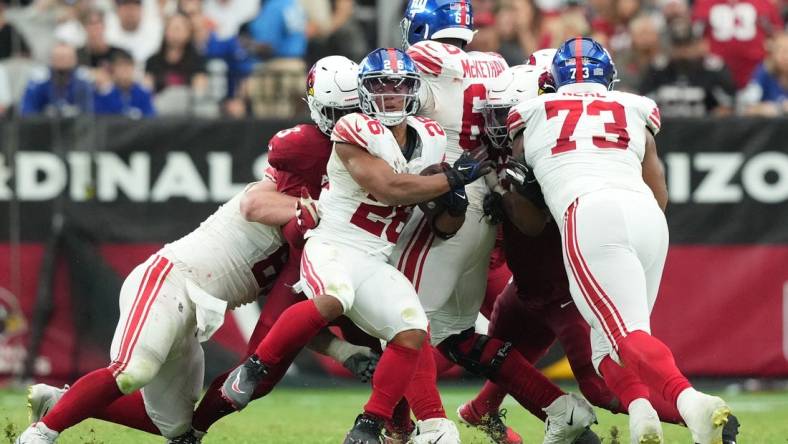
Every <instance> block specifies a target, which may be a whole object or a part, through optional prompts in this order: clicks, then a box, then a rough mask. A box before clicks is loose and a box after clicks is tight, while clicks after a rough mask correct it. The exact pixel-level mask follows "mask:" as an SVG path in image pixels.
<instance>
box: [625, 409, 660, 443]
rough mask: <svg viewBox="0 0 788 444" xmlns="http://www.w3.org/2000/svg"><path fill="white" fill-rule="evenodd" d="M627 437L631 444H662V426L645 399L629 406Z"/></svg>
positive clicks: (655, 412) (654, 411)
mask: <svg viewBox="0 0 788 444" xmlns="http://www.w3.org/2000/svg"><path fill="white" fill-rule="evenodd" d="M629 435H630V442H631V443H632V444H662V443H663V442H664V438H663V436H662V424H661V423H660V422H659V415H657V411H656V410H654V407H653V406H652V405H651V403H649V402H648V401H647V400H645V399H636V400H634V401H632V402H631V403H630V404H629Z"/></svg>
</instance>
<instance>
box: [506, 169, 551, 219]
mask: <svg viewBox="0 0 788 444" xmlns="http://www.w3.org/2000/svg"><path fill="white" fill-rule="evenodd" d="M506 177H507V178H509V181H510V182H511V184H512V186H514V189H515V191H517V193H519V194H520V195H521V196H523V197H525V198H526V199H528V200H530V201H531V202H532V203H533V204H534V205H536V206H537V207H538V208H541V209H544V208H547V205H546V204H545V201H544V195H542V188H541V187H540V186H539V182H537V181H536V176H534V172H533V170H531V169H530V168H529V167H528V165H526V164H525V159H523V158H522V157H516V158H514V157H513V158H511V159H509V161H508V162H506Z"/></svg>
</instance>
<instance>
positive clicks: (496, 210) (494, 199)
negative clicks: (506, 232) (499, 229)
mask: <svg viewBox="0 0 788 444" xmlns="http://www.w3.org/2000/svg"><path fill="white" fill-rule="evenodd" d="M482 209H483V210H484V215H485V216H487V219H488V221H489V222H490V224H492V225H498V224H499V223H501V222H503V219H504V217H506V213H504V210H503V194H501V193H499V192H497V191H491V192H490V194H488V195H486V196H484V201H483V202H482Z"/></svg>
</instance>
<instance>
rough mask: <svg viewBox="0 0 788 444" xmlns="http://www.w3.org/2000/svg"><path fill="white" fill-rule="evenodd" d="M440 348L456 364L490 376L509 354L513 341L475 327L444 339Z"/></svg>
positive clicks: (475, 372)
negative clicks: (499, 337) (493, 336)
mask: <svg viewBox="0 0 788 444" xmlns="http://www.w3.org/2000/svg"><path fill="white" fill-rule="evenodd" d="M438 348H439V349H440V351H441V352H442V353H443V354H444V355H445V356H446V357H447V358H449V359H450V360H451V361H452V362H454V363H455V364H458V365H460V366H461V367H463V368H464V369H466V370H468V371H469V372H471V373H474V374H477V375H481V376H485V377H488V378H489V377H490V376H491V375H493V374H494V373H495V372H496V371H497V370H498V368H499V367H500V366H501V364H502V363H503V361H504V360H505V359H506V357H507V356H508V355H509V352H510V351H511V350H512V343H511V342H504V341H502V340H500V339H497V338H491V337H489V336H487V335H482V334H479V333H476V332H475V331H474V329H473V328H469V329H467V330H465V331H463V332H461V333H459V334H456V335H452V336H449V337H448V338H446V339H444V340H443V342H441V343H440V345H439V346H438Z"/></svg>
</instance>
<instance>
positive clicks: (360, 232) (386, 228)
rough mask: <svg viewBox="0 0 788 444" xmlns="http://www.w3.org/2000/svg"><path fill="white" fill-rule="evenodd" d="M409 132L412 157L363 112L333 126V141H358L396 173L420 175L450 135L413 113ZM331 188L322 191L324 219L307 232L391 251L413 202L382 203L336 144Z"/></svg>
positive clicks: (439, 154)
mask: <svg viewBox="0 0 788 444" xmlns="http://www.w3.org/2000/svg"><path fill="white" fill-rule="evenodd" d="M406 122H407V124H408V127H409V134H408V137H409V138H410V137H412V136H413V134H414V133H415V135H417V136H418V137H417V142H416V143H415V145H414V146H413V150H412V154H411V155H410V158H409V160H408V159H406V158H405V155H404V154H403V152H402V149H401V148H400V146H399V144H398V143H397V141H396V139H395V138H394V135H393V134H392V132H391V131H390V130H389V129H388V128H386V127H385V126H384V125H383V124H382V123H380V122H379V121H378V120H375V119H373V118H371V117H369V116H366V115H364V114H361V113H355V114H348V115H347V116H344V117H342V118H341V119H340V120H339V122H337V124H336V125H335V126H334V131H333V133H332V134H331V140H332V141H334V142H335V143H337V142H339V143H347V144H350V145H356V146H359V147H361V148H363V149H365V150H366V151H368V152H369V153H370V154H371V155H373V156H375V157H379V158H381V159H383V160H384V161H386V163H387V164H388V165H389V166H390V167H391V169H392V170H394V172H395V173H396V174H419V173H420V172H421V171H422V170H423V169H424V168H426V167H427V166H429V165H432V164H435V163H439V162H441V161H443V159H444V155H445V151H446V135H445V133H444V131H443V129H442V128H441V127H440V125H438V124H437V123H435V122H434V121H432V120H430V119H427V118H424V117H408V118H407V120H406ZM326 170H327V172H328V183H329V186H328V188H326V189H324V190H323V192H322V193H321V194H320V202H319V206H318V209H319V212H320V224H319V225H318V226H317V228H315V229H314V230H311V231H309V232H307V234H306V237H307V238H309V237H313V236H325V238H327V239H329V240H331V241H332V242H334V243H340V244H343V245H347V246H350V247H353V248H358V249H361V250H364V251H365V252H367V253H369V254H373V255H378V254H380V255H383V256H384V257H385V258H388V256H389V255H390V254H391V250H392V249H393V247H394V244H395V243H396V242H397V239H398V238H399V234H400V233H401V232H402V228H403V227H404V226H405V222H406V221H407V218H408V216H409V214H410V207H405V206H390V205H386V204H384V203H382V202H378V201H377V200H375V198H374V197H373V196H372V195H371V194H370V193H369V191H367V190H365V189H364V188H362V187H361V186H360V185H359V184H358V183H356V181H355V180H354V179H353V177H352V176H351V175H350V172H349V171H348V170H347V168H345V165H344V164H343V163H342V160H341V159H340V158H339V156H338V155H337V153H336V149H334V150H333V151H332V153H331V157H329V159H328V166H327V168H326Z"/></svg>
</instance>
